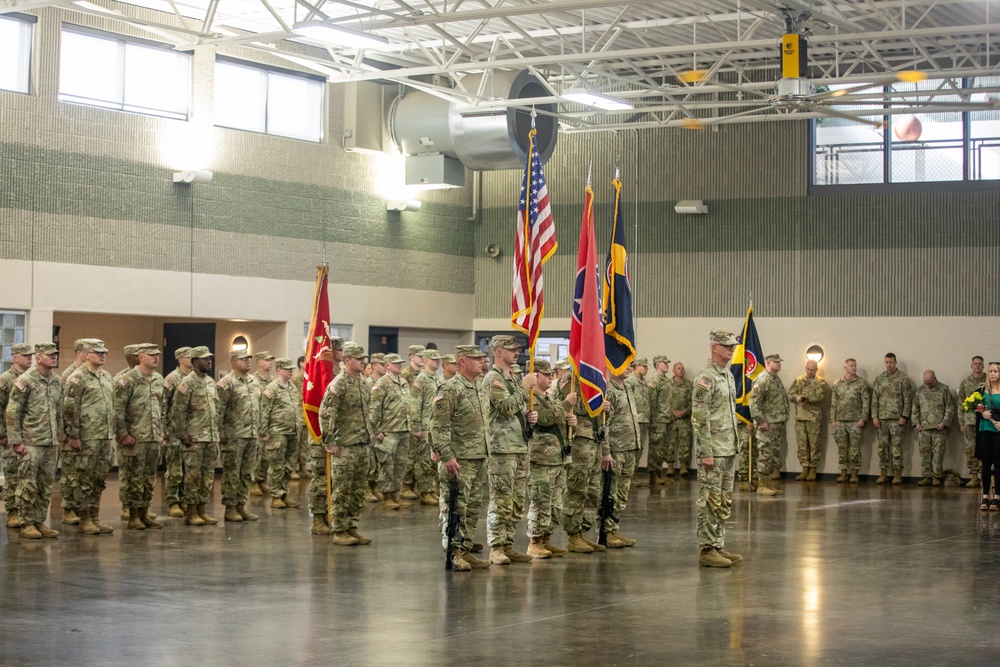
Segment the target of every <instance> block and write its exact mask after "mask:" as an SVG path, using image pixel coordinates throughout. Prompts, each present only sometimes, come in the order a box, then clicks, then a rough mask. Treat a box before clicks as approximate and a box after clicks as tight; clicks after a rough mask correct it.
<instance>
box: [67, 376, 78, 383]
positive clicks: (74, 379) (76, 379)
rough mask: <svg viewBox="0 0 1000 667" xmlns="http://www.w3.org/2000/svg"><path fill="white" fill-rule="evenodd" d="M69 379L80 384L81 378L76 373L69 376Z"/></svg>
mask: <svg viewBox="0 0 1000 667" xmlns="http://www.w3.org/2000/svg"><path fill="white" fill-rule="evenodd" d="M69 381H70V382H72V383H73V384H79V382H80V378H78V377H77V376H75V375H71V376H70V378H69Z"/></svg>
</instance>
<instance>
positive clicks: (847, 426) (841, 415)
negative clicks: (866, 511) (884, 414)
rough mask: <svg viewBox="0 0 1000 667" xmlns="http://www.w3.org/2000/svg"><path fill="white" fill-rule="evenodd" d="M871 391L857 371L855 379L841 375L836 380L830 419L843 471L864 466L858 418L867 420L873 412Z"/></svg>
mask: <svg viewBox="0 0 1000 667" xmlns="http://www.w3.org/2000/svg"><path fill="white" fill-rule="evenodd" d="M871 401H872V391H871V388H869V387H868V383H867V382H865V381H864V379H862V378H861V377H858V376H857V375H855V376H854V378H853V379H851V380H848V379H847V378H841V379H839V380H837V381H836V382H835V383H834V384H833V397H832V398H831V399H830V421H831V422H833V438H834V440H836V441H837V461H838V462H839V463H840V469H841V471H845V470H850V471H851V473H852V474H854V473H856V472H857V471H858V470H859V469H860V468H861V432H862V429H863V427H862V426H858V422H859V421H860V422H864V421H867V420H868V415H870V414H871Z"/></svg>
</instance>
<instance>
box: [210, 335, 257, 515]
mask: <svg viewBox="0 0 1000 667" xmlns="http://www.w3.org/2000/svg"><path fill="white" fill-rule="evenodd" d="M229 363H230V365H231V366H232V368H233V371H232V372H231V373H227V374H226V375H225V376H224V377H223V378H222V379H221V380H219V382H218V384H217V385H216V387H215V395H216V407H215V410H216V418H217V419H218V429H219V449H220V450H221V454H222V504H223V506H224V507H225V508H226V510H225V515H224V516H223V519H225V520H226V521H231V522H234V523H238V522H240V521H244V520H245V521H256V520H257V519H258V518H259V517H258V516H257V515H255V514H251V513H250V512H248V511H247V509H246V502H247V492H248V491H249V489H250V484H251V482H252V481H253V476H254V474H255V471H257V470H259V468H258V466H257V461H258V460H259V459H261V458H265V459H266V458H267V457H266V456H262V454H261V451H260V449H261V447H260V443H259V438H260V436H261V435H262V431H261V429H260V422H261V419H260V413H261V407H260V400H261V390H262V389H263V388H264V386H266V385H261V384H259V383H258V382H257V380H255V379H254V378H253V377H252V376H251V375H250V374H249V372H250V353H249V351H247V350H246V349H243V350H231V351H230V352H229ZM264 470H267V461H265V462H264ZM241 510H242V511H241Z"/></svg>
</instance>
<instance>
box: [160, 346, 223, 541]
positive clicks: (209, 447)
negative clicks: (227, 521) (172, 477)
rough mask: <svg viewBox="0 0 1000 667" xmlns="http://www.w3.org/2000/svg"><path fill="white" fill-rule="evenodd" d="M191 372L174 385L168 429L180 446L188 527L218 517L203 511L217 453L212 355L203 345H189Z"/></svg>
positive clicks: (209, 496) (216, 417)
mask: <svg viewBox="0 0 1000 667" xmlns="http://www.w3.org/2000/svg"><path fill="white" fill-rule="evenodd" d="M188 354H190V355H191V372H190V373H188V374H187V375H186V376H185V377H184V379H183V380H181V383H180V384H179V385H177V390H176V391H175V392H174V398H173V402H172V405H171V407H170V429H171V432H172V433H173V435H174V436H175V437H177V439H178V440H180V441H181V446H182V447H183V448H184V449H183V452H182V456H183V457H184V497H183V498H182V500H183V502H184V504H185V505H186V508H185V519H184V522H185V523H186V524H187V525H189V526H204V525H206V524H208V525H214V524H217V523H218V522H219V520H218V519H216V518H215V517H213V516H211V515H210V514H208V513H207V511H206V507H205V506H206V505H207V504H208V501H209V499H210V498H211V497H212V486H213V485H214V484H215V459H216V457H217V456H218V455H219V423H220V421H219V417H218V413H217V411H216V405H217V404H218V399H217V396H216V388H215V382H214V381H213V380H212V361H213V359H214V357H215V355H213V354H212V353H211V352H210V351H209V349H208V348H207V347H205V346H199V347H194V348H191V351H190V352H188Z"/></svg>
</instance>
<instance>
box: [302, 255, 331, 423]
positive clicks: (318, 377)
mask: <svg viewBox="0 0 1000 667" xmlns="http://www.w3.org/2000/svg"><path fill="white" fill-rule="evenodd" d="M328 274H329V267H328V266H327V265H326V264H322V265H320V266H318V267H316V289H315V291H314V292H313V308H312V317H311V318H310V319H309V341H308V343H307V345H306V367H305V370H304V371H303V373H302V411H303V412H304V413H305V416H306V425H307V426H308V427H309V435H311V436H312V439H313V442H321V441H322V439H323V432H322V429H321V428H320V424H319V406H320V404H321V403H322V402H323V394H324V393H325V392H326V388H327V386H328V385H329V384H330V382H332V381H333V378H334V368H333V348H332V346H331V344H330V300H329V298H328V297H327V293H326V280H327V275H328Z"/></svg>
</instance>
